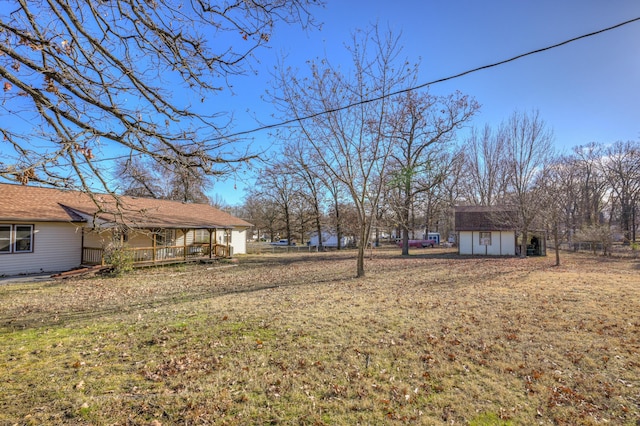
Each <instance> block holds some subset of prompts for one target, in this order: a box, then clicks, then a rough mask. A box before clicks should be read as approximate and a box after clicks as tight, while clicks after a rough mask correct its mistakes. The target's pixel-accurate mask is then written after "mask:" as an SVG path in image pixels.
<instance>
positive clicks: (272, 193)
mask: <svg viewBox="0 0 640 426" xmlns="http://www.w3.org/2000/svg"><path fill="white" fill-rule="evenodd" d="M283 169H284V168H283V167H281V165H280V164H278V165H275V166H269V167H266V168H265V169H263V170H262V171H261V172H260V175H259V177H258V187H259V190H260V194H261V195H262V196H263V197H265V198H267V199H270V200H271V201H272V202H273V203H274V204H275V205H276V206H277V207H278V211H279V213H280V218H281V219H282V221H283V222H284V233H285V237H286V239H287V243H288V244H289V245H291V243H292V237H293V232H292V230H293V223H292V220H293V210H294V207H295V206H294V204H295V203H296V202H297V200H296V195H297V194H296V193H297V187H296V185H295V182H294V179H293V176H292V175H290V174H289V173H286V172H283ZM272 238H273V236H272Z"/></svg>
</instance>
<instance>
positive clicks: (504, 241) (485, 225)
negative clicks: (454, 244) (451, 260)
mask: <svg viewBox="0 0 640 426" xmlns="http://www.w3.org/2000/svg"><path fill="white" fill-rule="evenodd" d="M512 216H513V212H510V211H509V210H508V209H506V208H504V207H494V206H457V207H456V208H455V230H456V234H457V238H458V253H459V254H466V255H486V256H515V255H517V254H520V241H519V238H520V236H519V235H518V233H517V231H516V230H515V229H514V226H513V223H514V222H515V221H514V220H513V219H512ZM528 234H529V235H528V240H529V241H527V255H528V256H530V255H543V256H544V255H546V245H545V241H546V239H545V237H544V233H542V232H535V231H530V232H528Z"/></svg>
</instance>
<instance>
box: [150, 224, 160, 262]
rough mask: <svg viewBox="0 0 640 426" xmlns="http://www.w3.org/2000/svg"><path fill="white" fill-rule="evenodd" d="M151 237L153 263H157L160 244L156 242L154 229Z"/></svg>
mask: <svg viewBox="0 0 640 426" xmlns="http://www.w3.org/2000/svg"><path fill="white" fill-rule="evenodd" d="M151 236H152V237H153V238H152V239H153V250H151V261H152V262H155V261H156V250H157V247H158V242H157V241H156V233H155V232H154V231H153V229H152V230H151Z"/></svg>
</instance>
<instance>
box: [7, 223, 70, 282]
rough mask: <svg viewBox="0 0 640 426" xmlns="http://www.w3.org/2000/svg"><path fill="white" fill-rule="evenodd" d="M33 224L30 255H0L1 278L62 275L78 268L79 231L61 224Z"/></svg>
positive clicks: (68, 224) (67, 224)
mask: <svg viewBox="0 0 640 426" xmlns="http://www.w3.org/2000/svg"><path fill="white" fill-rule="evenodd" d="M33 225H34V229H33V232H34V234H33V252H32V253H9V254H0V276H2V275H19V274H35V273H41V272H61V271H68V270H70V269H73V268H76V267H78V266H80V260H81V257H82V253H81V246H82V229H81V228H79V227H77V226H76V225H73V224H71V223H62V222H61V223H38V222H36V223H34V224H33Z"/></svg>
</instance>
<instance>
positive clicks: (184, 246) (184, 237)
mask: <svg viewBox="0 0 640 426" xmlns="http://www.w3.org/2000/svg"><path fill="white" fill-rule="evenodd" d="M181 231H182V247H183V250H184V253H182V257H183V258H184V260H185V261H186V260H187V232H189V230H188V229H182V230H181Z"/></svg>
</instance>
